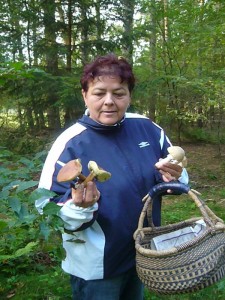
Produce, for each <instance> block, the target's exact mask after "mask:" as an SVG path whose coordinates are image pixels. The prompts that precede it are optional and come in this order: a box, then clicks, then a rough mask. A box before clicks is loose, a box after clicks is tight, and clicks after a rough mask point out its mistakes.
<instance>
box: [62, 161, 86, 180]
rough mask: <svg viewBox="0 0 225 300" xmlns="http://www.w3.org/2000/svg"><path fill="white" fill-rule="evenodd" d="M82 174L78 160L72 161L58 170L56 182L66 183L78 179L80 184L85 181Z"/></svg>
mask: <svg viewBox="0 0 225 300" xmlns="http://www.w3.org/2000/svg"><path fill="white" fill-rule="evenodd" d="M81 172H82V165H81V162H80V159H79V158H78V159H73V160H70V161H69V162H68V163H66V164H65V165H64V166H63V167H62V169H60V171H59V173H58V175H57V181H59V182H67V181H72V180H74V179H75V178H77V177H78V178H79V180H80V181H81V182H82V181H84V180H85V179H86V177H85V176H84V175H83V174H82V173H81Z"/></svg>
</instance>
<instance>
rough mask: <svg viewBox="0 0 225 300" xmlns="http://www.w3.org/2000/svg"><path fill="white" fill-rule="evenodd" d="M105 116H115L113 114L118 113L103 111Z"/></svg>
mask: <svg viewBox="0 0 225 300" xmlns="http://www.w3.org/2000/svg"><path fill="white" fill-rule="evenodd" d="M102 113H103V114H104V115H113V114H115V113H116V111H114V110H113V111H103V112H102Z"/></svg>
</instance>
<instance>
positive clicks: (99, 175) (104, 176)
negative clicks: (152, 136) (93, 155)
mask: <svg viewBox="0 0 225 300" xmlns="http://www.w3.org/2000/svg"><path fill="white" fill-rule="evenodd" d="M88 169H89V171H90V172H93V173H94V175H95V177H96V179H97V180H98V181H100V182H103V181H106V180H108V179H109V178H110V177H111V173H109V172H107V171H105V170H103V169H102V168H101V167H99V166H98V165H97V163H96V162H95V161H93V160H90V161H89V163H88Z"/></svg>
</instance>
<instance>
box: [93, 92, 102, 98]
mask: <svg viewBox="0 0 225 300" xmlns="http://www.w3.org/2000/svg"><path fill="white" fill-rule="evenodd" d="M94 96H96V97H98V98H101V97H103V96H104V93H103V92H101V93H94Z"/></svg>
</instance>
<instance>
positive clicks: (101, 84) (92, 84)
mask: <svg viewBox="0 0 225 300" xmlns="http://www.w3.org/2000/svg"><path fill="white" fill-rule="evenodd" d="M88 86H89V88H108V87H111V88H114V87H116V88H125V87H127V86H128V85H127V82H122V81H121V78H120V77H118V76H112V75H105V76H98V77H95V78H94V79H93V80H90V81H89V82H88Z"/></svg>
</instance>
